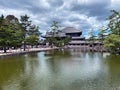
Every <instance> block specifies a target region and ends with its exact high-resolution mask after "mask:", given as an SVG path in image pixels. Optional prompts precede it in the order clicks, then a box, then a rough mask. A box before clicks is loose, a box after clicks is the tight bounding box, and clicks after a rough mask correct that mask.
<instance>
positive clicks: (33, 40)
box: [26, 35, 39, 48]
mask: <svg viewBox="0 0 120 90" xmlns="http://www.w3.org/2000/svg"><path fill="white" fill-rule="evenodd" d="M38 41H39V38H38V37H37V36H36V35H31V36H28V37H26V43H27V44H28V45H31V46H32V48H33V46H34V45H37V44H38Z"/></svg>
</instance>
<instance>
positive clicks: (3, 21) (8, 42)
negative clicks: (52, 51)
mask: <svg viewBox="0 0 120 90" xmlns="http://www.w3.org/2000/svg"><path fill="white" fill-rule="evenodd" d="M20 21H21V23H20V22H19V20H18V18H16V17H15V16H14V15H8V16H6V18H5V17H4V16H3V15H1V16H0V48H2V49H4V52H6V48H9V47H21V46H22V44H23V43H22V42H24V45H25V44H26V40H27V43H28V42H29V44H30V45H35V44H36V43H37V42H38V41H39V38H38V37H39V34H40V33H39V27H38V26H36V25H33V24H31V21H30V20H29V17H28V16H27V15H25V16H21V19H20Z"/></svg>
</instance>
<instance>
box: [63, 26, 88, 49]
mask: <svg viewBox="0 0 120 90" xmlns="http://www.w3.org/2000/svg"><path fill="white" fill-rule="evenodd" d="M62 32H63V33H65V35H66V36H70V38H71V41H70V42H69V44H68V46H69V47H77V46H78V47H79V46H83V45H88V44H87V42H86V41H85V38H84V37H82V36H81V35H82V31H80V30H77V29H75V28H74V27H66V28H64V29H63V30H62Z"/></svg>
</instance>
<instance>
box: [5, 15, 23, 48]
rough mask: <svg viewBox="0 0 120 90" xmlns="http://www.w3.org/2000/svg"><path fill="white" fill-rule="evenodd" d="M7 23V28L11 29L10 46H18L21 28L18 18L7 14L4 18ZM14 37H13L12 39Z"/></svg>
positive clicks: (20, 39)
mask: <svg viewBox="0 0 120 90" xmlns="http://www.w3.org/2000/svg"><path fill="white" fill-rule="evenodd" d="M5 19H6V21H7V22H8V23H9V28H10V29H11V30H12V31H13V32H12V33H11V34H12V35H11V37H10V38H11V45H10V46H11V47H20V46H21V45H22V34H23V32H22V30H21V28H20V23H19V20H18V18H16V17H15V16H14V15H7V17H6V18H5ZM13 38H14V39H13Z"/></svg>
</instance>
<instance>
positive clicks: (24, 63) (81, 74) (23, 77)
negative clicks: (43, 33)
mask: <svg viewBox="0 0 120 90" xmlns="http://www.w3.org/2000/svg"><path fill="white" fill-rule="evenodd" d="M0 90H120V56H119V55H117V56H114V55H109V54H108V53H99V52H81V51H80V50H79V49H69V50H61V51H58V50H53V51H46V52H38V53H32V54H26V55H21V56H14V57H7V58H2V59H0Z"/></svg>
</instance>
